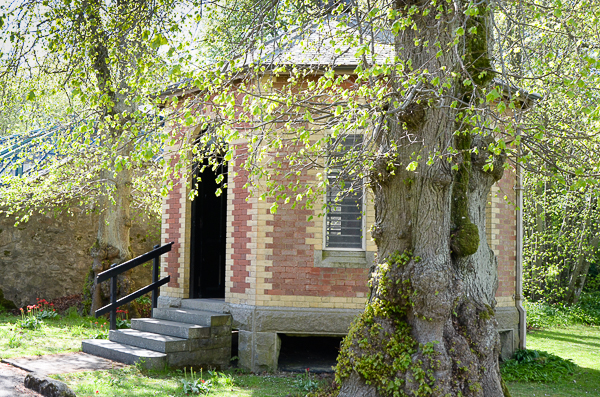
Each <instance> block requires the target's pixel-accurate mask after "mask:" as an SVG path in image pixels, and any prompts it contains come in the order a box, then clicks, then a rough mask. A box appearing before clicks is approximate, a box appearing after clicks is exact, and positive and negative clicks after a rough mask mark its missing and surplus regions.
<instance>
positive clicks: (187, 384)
mask: <svg viewBox="0 0 600 397" xmlns="http://www.w3.org/2000/svg"><path fill="white" fill-rule="evenodd" d="M183 373H184V377H183V378H181V379H180V380H179V381H180V382H181V388H182V390H183V392H184V393H185V394H208V393H210V389H211V388H212V387H213V382H212V379H209V380H205V379H203V376H202V369H200V378H196V374H197V372H196V374H194V369H193V368H190V378H189V379H188V376H187V371H186V369H185V368H184V369H183ZM217 377H218V375H217ZM232 382H233V381H232Z"/></svg>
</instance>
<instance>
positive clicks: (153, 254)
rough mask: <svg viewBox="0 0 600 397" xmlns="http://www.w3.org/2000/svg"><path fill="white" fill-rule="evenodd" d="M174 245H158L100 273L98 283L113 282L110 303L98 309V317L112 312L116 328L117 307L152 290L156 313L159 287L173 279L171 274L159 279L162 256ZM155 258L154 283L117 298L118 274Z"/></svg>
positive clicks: (111, 318) (114, 327)
mask: <svg viewBox="0 0 600 397" xmlns="http://www.w3.org/2000/svg"><path fill="white" fill-rule="evenodd" d="M172 246H173V243H172V242H171V243H168V244H165V245H163V246H162V247H161V246H159V245H156V246H154V249H153V250H152V251H149V252H146V253H145V254H143V255H140V256H138V257H137V258H133V259H132V260H130V261H127V262H125V263H121V264H120V265H117V264H113V265H111V267H110V269H108V270H106V271H103V272H102V273H100V274H98V276H97V277H96V285H99V284H100V283H101V282H103V281H106V280H108V279H110V281H111V284H110V304H109V305H106V306H104V307H102V308H100V309H98V310H96V312H95V313H96V318H98V317H100V316H101V315H103V314H106V313H109V312H110V329H112V330H115V329H117V308H118V307H119V306H123V305H125V304H127V303H129V302H131V301H132V300H134V299H136V298H139V297H140V296H142V295H145V294H147V293H148V292H150V291H152V312H153V313H154V309H156V306H157V303H158V288H159V287H160V286H161V285H165V284H166V283H168V282H169V281H171V276H167V277H165V278H161V279H160V280H159V279H158V273H159V267H160V256H161V255H162V254H164V253H166V252H169V251H171V247H172ZM153 259H154V265H153V268H152V284H150V285H148V286H146V287H144V288H141V289H139V290H137V291H135V292H134V293H132V294H129V295H127V296H124V297H123V298H121V299H119V300H117V276H118V275H119V274H121V273H123V272H126V271H127V270H130V269H133V268H134V267H136V266H139V265H142V264H144V263H146V262H148V261H150V260H153Z"/></svg>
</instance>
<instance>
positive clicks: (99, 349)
mask: <svg viewBox="0 0 600 397" xmlns="http://www.w3.org/2000/svg"><path fill="white" fill-rule="evenodd" d="M81 350H83V352H84V353H88V354H93V355H94V356H99V357H104V358H107V359H109V360H113V361H119V362H122V363H125V364H135V363H137V362H140V361H142V362H143V363H144V366H145V367H146V368H148V369H160V368H162V367H164V366H165V364H166V363H167V355H166V354H164V353H160V352H156V351H153V350H147V349H141V348H139V347H135V346H130V345H126V344H123V343H117V342H113V341H110V340H106V339H88V340H84V341H83V342H82V343H81Z"/></svg>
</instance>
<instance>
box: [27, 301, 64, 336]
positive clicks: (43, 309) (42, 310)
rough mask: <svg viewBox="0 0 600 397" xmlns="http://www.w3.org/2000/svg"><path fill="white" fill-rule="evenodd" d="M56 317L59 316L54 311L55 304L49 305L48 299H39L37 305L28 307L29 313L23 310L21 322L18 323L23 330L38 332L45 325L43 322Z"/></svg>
mask: <svg viewBox="0 0 600 397" xmlns="http://www.w3.org/2000/svg"><path fill="white" fill-rule="evenodd" d="M56 316H58V314H57V313H56V309H54V304H53V303H48V301H46V299H40V298H38V299H37V304H35V305H29V306H27V312H25V309H23V308H21V320H19V321H18V325H19V327H21V328H27V329H33V330H36V329H38V328H40V327H41V326H42V325H43V324H44V322H43V320H45V319H48V318H55V317H56Z"/></svg>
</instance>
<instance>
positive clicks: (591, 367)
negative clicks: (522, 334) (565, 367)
mask: <svg viewBox="0 0 600 397" xmlns="http://www.w3.org/2000/svg"><path fill="white" fill-rule="evenodd" d="M527 348H528V349H535V350H542V351H545V352H548V353H551V354H554V355H557V356H559V357H562V358H564V359H570V360H572V361H573V362H574V363H575V364H577V365H578V368H576V369H575V372H574V374H573V375H571V376H565V377H563V378H561V380H559V381H558V382H556V383H537V382H509V383H508V386H509V389H510V392H511V394H512V396H513V397H537V396H544V397H583V396H586V397H589V396H600V327H597V326H593V327H589V326H583V325H572V326H569V327H564V328H558V327H557V328H549V329H546V330H541V331H533V332H529V333H528V334H527Z"/></svg>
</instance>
